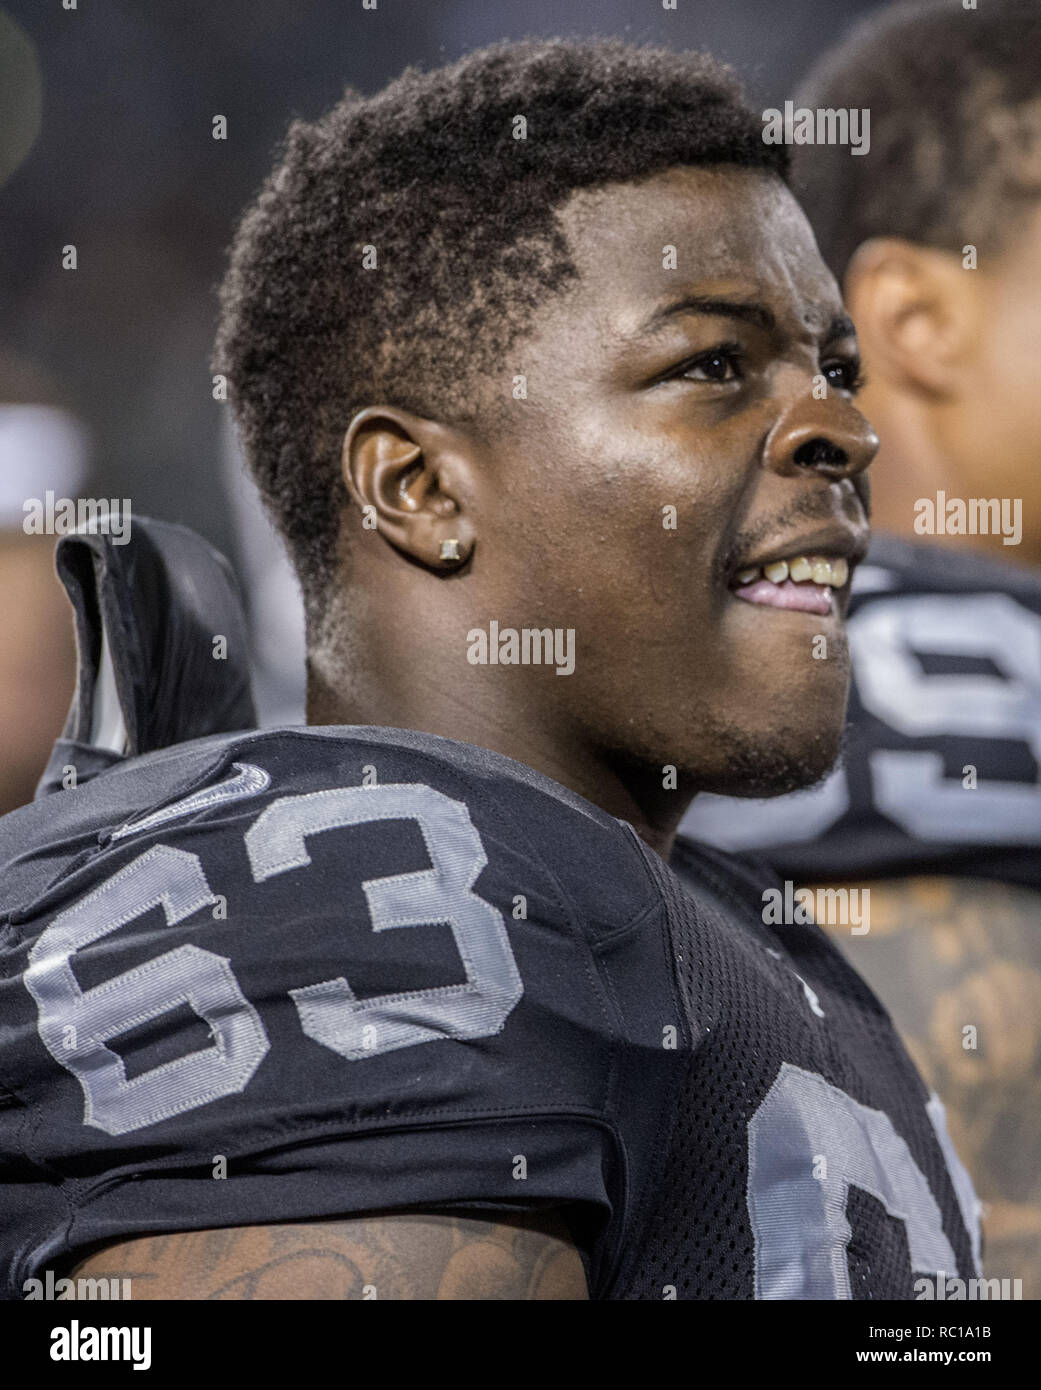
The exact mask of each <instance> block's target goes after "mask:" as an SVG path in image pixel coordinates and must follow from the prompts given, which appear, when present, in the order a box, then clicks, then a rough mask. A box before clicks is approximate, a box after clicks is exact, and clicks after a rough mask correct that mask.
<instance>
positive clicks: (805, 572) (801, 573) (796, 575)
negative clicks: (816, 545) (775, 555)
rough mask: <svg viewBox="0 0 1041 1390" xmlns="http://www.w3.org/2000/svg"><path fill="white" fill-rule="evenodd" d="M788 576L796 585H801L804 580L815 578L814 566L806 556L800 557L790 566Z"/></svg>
mask: <svg viewBox="0 0 1041 1390" xmlns="http://www.w3.org/2000/svg"><path fill="white" fill-rule="evenodd" d="M788 575H789V577H790V578H791V579H794V580H795V582H796V584H799V583H801V582H802V581H803V580H804V579H812V578H813V566H812V565H811V564H810V562H809V560H807V558H806V556H805V555H800V556H799V558H798V559H797V560H793V561H792V563H791V564H790V565H789V566H788Z"/></svg>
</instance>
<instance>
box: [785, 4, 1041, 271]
mask: <svg viewBox="0 0 1041 1390" xmlns="http://www.w3.org/2000/svg"><path fill="white" fill-rule="evenodd" d="M1039 55H1041V0H984V3H982V4H981V5H980V7H979V8H978V9H976V10H965V9H963V8H962V6H961V4H960V3H958V0H910V3H907V4H900V5H895V6H893V7H892V8H889V9H886V10H883V11H882V12H881V13H880V14H877V15H874V16H872V17H871V18H869V19H868V20H866V21H865V22H864V23H862V24H860V25H859V26H858V27H857V28H856V29H854V31H853V32H852V34H851V35H850V37H849V38H848V39H847V40H846V41H845V42H844V43H843V44H841V45H840V46H839V47H838V48H835V49H832V51H831V52H830V53H829V54H826V55H825V57H824V58H822V59H821V60H820V62H819V63H818V64H817V66H816V67H814V68H813V69H812V71H811V72H810V73H809V75H808V76H807V77H806V79H805V80H804V82H803V84H802V87H801V89H800V91H799V94H798V96H797V97H796V99H795V100H796V105H797V106H809V107H811V108H816V107H838V108H841V107H854V108H859V107H867V108H869V109H870V112H871V149H870V152H869V153H868V154H867V155H863V156H857V157H856V158H851V157H850V152H849V149H848V148H847V147H846V146H840V145H814V146H807V145H801V146H797V147H795V150H794V158H793V176H792V184H793V187H794V189H795V192H796V193H797V194H798V196H799V198H800V200H801V202H802V203H803V206H804V207H805V209H806V212H807V214H808V216H809V217H810V220H811V222H812V223H813V227H814V230H815V232H816V234H817V241H818V244H819V246H820V249H821V254H822V255H823V257H824V259H825V260H826V261H827V262H828V265H829V266H830V267H831V269H832V271H833V272H834V274H835V276H836V277H837V278H838V279H839V281H840V282H841V280H842V277H843V276H844V274H845V272H846V268H847V266H848V265H849V261H850V258H851V256H852V255H853V253H854V251H855V250H856V249H857V247H858V246H859V245H861V243H862V242H864V241H866V240H868V238H870V237H873V236H901V237H904V238H906V239H907V240H908V241H914V242H919V243H923V244H925V245H927V246H934V247H937V248H938V249H941V250H945V251H957V252H960V251H961V249H962V247H963V246H965V245H967V244H969V243H971V244H972V245H976V246H978V245H980V244H981V243H985V244H986V245H987V246H988V247H990V248H994V247H999V248H1000V247H1002V246H1005V245H1007V244H1008V243H1009V241H1010V240H1011V239H1012V237H1013V236H1014V235H1015V232H1016V230H1017V229H1018V227H1019V226H1020V224H1021V222H1022V219H1023V217H1024V216H1025V215H1027V214H1028V213H1029V211H1030V209H1031V208H1032V207H1033V206H1034V205H1035V204H1036V202H1037V200H1038V198H1039V197H1041V82H1039V71H1041V68H1039V65H1041V56H1039Z"/></svg>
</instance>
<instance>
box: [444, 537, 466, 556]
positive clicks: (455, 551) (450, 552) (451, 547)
mask: <svg viewBox="0 0 1041 1390" xmlns="http://www.w3.org/2000/svg"><path fill="white" fill-rule="evenodd" d="M462 558H463V557H462V556H461V555H460V554H459V542H458V541H457V540H456V539H455V538H454V537H453V539H452V540H450V541H442V542H441V559H442V560H461V559H462Z"/></svg>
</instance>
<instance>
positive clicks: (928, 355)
mask: <svg viewBox="0 0 1041 1390" xmlns="http://www.w3.org/2000/svg"><path fill="white" fill-rule="evenodd" d="M1039 49H1041V8H1039V6H1038V5H1037V4H1036V3H1035V0H1027V3H1023V0H995V3H993V4H988V5H987V6H986V7H984V8H981V9H980V10H979V11H978V12H977V11H976V10H966V9H963V8H961V7H959V6H957V5H954V6H952V5H947V4H935V3H929V4H925V5H923V4H913V5H910V6H900V7H897V8H895V9H892V10H889V11H885V12H883V13H882V14H881V15H879V16H877V17H874V18H872V19H871V20H870V21H869V22H868V24H867V25H866V26H865V27H864V28H862V29H860V30H858V31H856V32H855V33H854V34H853V36H852V37H851V38H850V39H849V41H848V42H847V43H846V44H845V45H844V46H843V47H842V48H841V49H840V50H838V51H837V52H834V53H831V54H829V55H827V56H826V57H825V58H824V59H823V60H822V62H821V65H820V66H819V68H817V69H816V70H815V72H814V73H813V75H811V77H810V78H809V79H808V80H807V83H806V86H805V89H804V91H803V93H802V95H801V96H800V98H799V104H800V105H808V106H811V107H832V108H834V107H845V106H853V107H869V108H870V110H871V112H872V127H871V131H872V135H871V150H870V153H869V154H868V155H867V156H865V157H863V158H857V159H850V158H848V157H847V155H846V153H845V151H843V150H841V149H838V148H832V147H827V146H819V147H815V148H813V149H810V148H809V147H802V148H800V149H799V151H798V154H797V159H796V170H797V186H798V189H799V191H800V193H801V195H802V197H803V198H804V199H805V202H806V207H807V211H808V213H809V215H810V217H811V219H812V221H813V224H814V227H815V229H816V232H817V238H818V241H819V243H820V246H821V250H822V253H823V255H824V257H825V259H826V260H827V261H828V263H829V264H830V266H831V268H832V269H833V270H834V272H835V274H836V276H837V277H838V279H839V281H840V282H841V283H843V284H844V289H845V298H846V303H847V305H848V306H849V309H850V312H851V313H852V315H853V317H854V320H855V321H856V324H857V327H858V331H859V333H860V339H861V345H862V347H863V349H864V356H865V362H866V369H867V375H868V377H869V378H870V379H869V381H868V384H867V386H866V388H865V392H864V395H863V401H864V409H865V412H866V414H867V415H868V417H869V418H870V419H871V420H872V421H873V422H874V424H875V425H876V426H877V428H878V430H879V434H880V436H881V439H882V447H881V450H880V454H879V459H878V462H877V464H876V465H875V469H874V472H875V498H876V511H875V523H876V526H877V527H878V528H879V533H878V534H876V538H875V541H874V543H873V546H872V550H871V553H870V556H869V560H868V563H867V564H866V565H864V566H862V567H861V569H860V571H859V573H858V575H857V579H856V582H855V584H854V589H853V596H852V604H851V610H850V613H851V616H850V623H849V631H850V644H851V648H852V654H853V676H854V682H853V695H852V698H851V702H850V724H849V732H848V740H847V749H846V756H845V759H844V766H843V768H842V769H841V770H839V771H837V772H836V773H834V775H833V776H831V777H829V778H828V779H827V780H826V781H825V782H823V783H822V784H821V786H820V787H818V788H816V789H814V790H812V791H809V792H803V793H799V794H797V795H796V797H794V798H792V799H791V800H788V799H786V798H782V799H778V800H776V801H774V802H772V803H765V802H764V803H763V804H762V805H761V806H760V805H753V804H750V803H748V802H734V803H732V804H731V805H729V806H728V805H726V804H725V803H719V802H714V800H713V799H712V798H706V799H705V800H703V801H700V800H699V801H698V802H696V803H695V804H694V806H693V807H692V810H691V814H690V816H689V818H688V820H687V822H686V825H685V829H686V830H688V831H689V832H690V833H691V834H694V835H697V836H701V837H705V838H708V839H711V840H712V841H713V842H715V843H717V844H722V845H727V846H729V847H731V848H746V849H747V848H751V847H756V848H759V849H761V850H762V852H763V853H765V854H767V855H768V856H769V857H770V859H771V860H772V862H773V863H774V864H775V866H776V867H777V868H778V870H779V872H780V873H781V874H783V875H784V876H785V877H786V878H789V879H791V880H792V881H793V882H802V883H811V884H812V883H814V882H815V881H820V880H837V879H841V880H846V881H848V880H850V879H852V878H854V876H868V877H870V879H871V882H870V885H869V887H870V894H871V896H870V924H869V926H870V930H859V929H857V930H854V929H853V924H850V923H848V922H836V923H833V924H832V925H833V926H834V927H835V930H836V931H837V932H838V934H839V939H840V940H841V941H842V943H843V944H844V945H845V946H846V947H847V949H848V951H849V954H850V958H851V959H852V961H853V962H854V964H855V965H856V966H857V967H858V968H859V969H860V970H862V971H863V972H864V974H865V976H866V978H867V979H868V980H869V982H870V983H871V984H872V985H873V987H874V988H875V989H876V990H877V991H878V993H879V995H880V996H881V998H882V999H883V1001H884V1002H885V1003H886V1005H887V1006H888V1007H889V1008H890V1009H891V1010H892V1013H893V1017H894V1019H895V1021H896V1023H897V1024H898V1026H899V1027H900V1028H901V1030H902V1032H903V1035H904V1037H905V1040H906V1041H907V1042H908V1044H909V1047H910V1049H911V1052H912V1055H913V1056H914V1057H915V1059H916V1061H917V1062H918V1063H919V1065H920V1066H921V1068H922V1070H923V1072H924V1074H925V1075H926V1076H927V1077H928V1078H929V1079H930V1080H931V1081H932V1083H933V1085H935V1087H936V1089H937V1090H938V1091H939V1092H940V1093H941V1094H942V1095H943V1097H944V1099H945V1101H946V1102H947V1103H948V1105H949V1107H950V1110H951V1128H952V1133H953V1134H954V1138H955V1141H956V1143H957V1145H958V1149H959V1152H961V1153H962V1154H963V1155H964V1156H965V1158H966V1161H967V1162H968V1164H969V1167H970V1169H971V1171H972V1174H973V1177H974V1179H975V1181H976V1185H977V1189H978V1190H979V1192H980V1195H981V1197H982V1198H983V1199H984V1201H985V1202H986V1205H987V1215H986V1218H985V1222H984V1226H985V1233H986V1242H985V1245H986V1266H987V1272H988V1274H991V1275H993V1276H996V1277H1002V1278H1016V1277H1018V1278H1020V1279H1021V1280H1022V1282H1023V1291H1024V1293H1025V1294H1026V1295H1027V1296H1028V1297H1030V1296H1033V1297H1041V773H1039V764H1041V568H1039V567H1041V467H1039V463H1038V437H1039V435H1041V80H1039V73H1038V65H1037V53H1038V51H1039ZM981 502H982V505H980V504H981ZM981 523H982V524H981ZM861 925H863V924H861Z"/></svg>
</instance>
